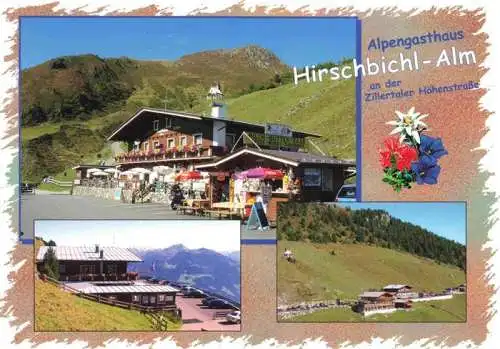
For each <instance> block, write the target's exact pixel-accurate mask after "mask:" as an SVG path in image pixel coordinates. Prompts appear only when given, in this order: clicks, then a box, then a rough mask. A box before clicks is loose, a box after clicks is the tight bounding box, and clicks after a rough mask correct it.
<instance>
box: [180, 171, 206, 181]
mask: <svg viewBox="0 0 500 349" xmlns="http://www.w3.org/2000/svg"><path fill="white" fill-rule="evenodd" d="M202 178H203V176H202V175H201V173H200V172H198V171H188V172H182V173H180V174H178V175H177V176H176V177H175V180H177V181H188V180H190V179H193V180H196V179H202Z"/></svg>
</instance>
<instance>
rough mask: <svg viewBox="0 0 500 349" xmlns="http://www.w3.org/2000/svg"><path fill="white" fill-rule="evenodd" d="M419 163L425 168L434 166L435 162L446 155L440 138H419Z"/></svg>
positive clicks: (423, 136)
mask: <svg viewBox="0 0 500 349" xmlns="http://www.w3.org/2000/svg"><path fill="white" fill-rule="evenodd" d="M419 151H420V159H419V160H420V162H422V163H423V164H424V165H425V166H426V167H429V166H432V165H436V164H437V160H438V159H439V158H440V157H442V156H444V155H446V154H448V152H447V151H446V149H445V148H444V146H443V141H442V140H441V138H432V137H429V136H426V135H421V136H420V147H419Z"/></svg>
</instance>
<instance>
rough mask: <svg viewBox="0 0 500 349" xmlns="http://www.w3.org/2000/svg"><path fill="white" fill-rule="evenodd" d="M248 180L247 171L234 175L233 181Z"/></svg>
mask: <svg viewBox="0 0 500 349" xmlns="http://www.w3.org/2000/svg"><path fill="white" fill-rule="evenodd" d="M246 178H247V171H243V172H235V173H234V174H233V179H246Z"/></svg>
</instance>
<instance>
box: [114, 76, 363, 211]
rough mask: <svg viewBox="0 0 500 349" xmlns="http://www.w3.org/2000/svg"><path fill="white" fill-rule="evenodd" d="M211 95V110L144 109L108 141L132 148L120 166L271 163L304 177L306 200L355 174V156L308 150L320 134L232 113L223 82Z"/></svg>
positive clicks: (331, 193) (215, 168)
mask: <svg viewBox="0 0 500 349" xmlns="http://www.w3.org/2000/svg"><path fill="white" fill-rule="evenodd" d="M208 98H209V99H211V100H212V112H211V115H200V114H194V113H187V112H180V111H174V110H164V109H153V108H143V109H141V110H139V111H138V112H137V113H136V114H134V115H133V116H132V117H131V118H130V119H129V120H127V121H126V122H124V123H123V124H122V125H121V126H120V127H118V128H117V129H116V130H115V131H114V132H113V133H112V134H111V135H110V136H109V137H108V141H120V142H124V143H126V144H127V145H128V149H127V151H126V152H125V153H123V154H120V155H118V156H117V157H116V164H117V167H118V169H119V170H120V171H126V170H129V169H133V168H137V167H140V168H146V169H152V168H153V167H155V166H168V167H171V168H175V169H185V170H188V171H191V170H195V169H197V170H200V171H205V172H210V173H212V174H216V173H223V172H224V173H230V174H231V173H234V172H235V171H236V170H239V171H242V170H247V169H250V168H255V167H270V168H273V169H279V170H282V171H283V173H292V172H294V175H295V176H294V177H299V178H301V179H302V188H303V195H302V199H303V200H304V201H323V202H324V201H334V200H335V196H336V194H337V192H338V190H339V189H340V187H341V186H342V185H343V184H344V181H345V179H347V178H349V177H351V176H353V175H355V173H356V169H355V167H356V163H355V161H354V160H341V159H337V158H334V157H330V156H327V155H315V154H313V153H310V152H307V149H308V148H311V147H310V146H311V144H312V143H311V142H309V141H312V140H313V139H317V138H319V137H321V136H320V135H318V134H314V133H309V132H303V131H298V130H293V129H291V128H290V127H288V126H286V125H275V124H259V123H253V122H246V121H242V120H234V119H232V118H228V117H227V115H226V112H225V106H224V103H223V94H222V92H221V90H220V86H213V87H212V88H211V89H210V92H209V94H208ZM352 131H353V134H354V132H355V130H354V129H353V130H352ZM313 147H315V146H314V145H313ZM316 148H317V147H316ZM311 149H312V148H311Z"/></svg>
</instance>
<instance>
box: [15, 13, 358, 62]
mask: <svg viewBox="0 0 500 349" xmlns="http://www.w3.org/2000/svg"><path fill="white" fill-rule="evenodd" d="M20 32H21V68H22V69H24V68H27V67H30V66H33V65H37V64H40V63H43V62H45V61H47V60H49V59H52V58H55V57H58V56H63V55H78V54H88V53H92V54H97V55H98V56H101V57H121V56H127V57H130V58H135V59H141V60H174V59H177V58H179V57H181V56H183V55H185V54H189V53H194V52H199V51H204V50H212V49H219V48H226V49H227V48H236V47H243V46H246V45H250V44H252V45H259V46H262V47H264V48H267V49H270V50H272V51H273V52H274V53H275V54H277V55H278V56H279V57H280V58H281V59H282V60H283V61H284V62H285V63H286V64H289V65H290V66H294V65H295V66H301V67H302V66H305V65H312V64H315V63H319V62H324V61H330V60H334V61H337V60H339V59H341V58H344V57H352V58H354V57H355V53H356V50H355V48H356V20H355V19H354V18H343V19H339V18H199V17H198V18H196V17H190V18H181V17H178V18H172V17H171V18H168V17H149V18H123V17H122V18H112V17H87V18H85V17H81V18H74V17H73V18H64V17H22V18H21V21H20Z"/></svg>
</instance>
